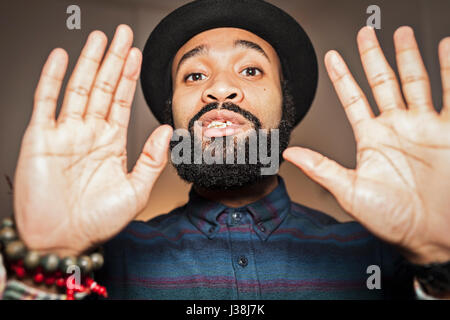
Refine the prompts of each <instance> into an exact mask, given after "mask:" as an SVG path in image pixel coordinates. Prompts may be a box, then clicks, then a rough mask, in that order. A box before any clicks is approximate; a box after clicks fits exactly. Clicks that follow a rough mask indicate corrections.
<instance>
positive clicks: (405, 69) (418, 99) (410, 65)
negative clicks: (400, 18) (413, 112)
mask: <svg viewBox="0 0 450 320" xmlns="http://www.w3.org/2000/svg"><path fill="white" fill-rule="evenodd" d="M394 45H395V52H396V58H397V66H398V71H399V74H400V80H401V83H402V88H403V93H404V95H405V99H406V103H407V105H408V108H410V109H417V110H422V111H430V110H433V102H432V101H431V89H430V81H429V80H428V74H427V71H426V70H425V66H424V64H423V61H422V57H421V56H420V52H419V47H418V46H417V42H416V40H415V39H414V33H413V30H412V29H411V28H410V27H400V28H398V29H397V30H396V31H395V33H394Z"/></svg>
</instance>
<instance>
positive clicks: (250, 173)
mask: <svg viewBox="0 0 450 320" xmlns="http://www.w3.org/2000/svg"><path fill="white" fill-rule="evenodd" d="M282 107H283V114H282V118H281V120H280V123H279V125H278V127H277V128H275V129H279V150H278V153H279V154H278V157H279V158H278V159H279V164H281V163H282V162H283V160H284V159H283V157H282V153H283V151H284V150H285V149H286V148H287V147H288V145H289V140H290V136H291V132H292V130H293V128H294V125H293V123H292V121H293V119H294V112H295V109H294V108H295V107H294V105H293V102H292V97H291V95H290V93H289V90H288V86H287V84H286V82H283V105H282ZM217 108H219V104H218V103H211V104H208V105H206V106H205V107H204V108H202V110H201V111H200V112H198V113H197V114H196V115H195V116H194V117H193V118H192V119H191V121H190V122H189V127H188V130H189V133H190V134H191V137H194V138H193V139H191V157H192V159H191V160H192V161H191V162H190V163H180V164H174V163H173V162H172V165H173V166H174V167H175V169H176V170H177V172H178V175H179V176H180V177H181V178H182V179H183V180H185V181H187V182H189V183H191V182H192V183H193V184H194V185H195V186H198V187H201V188H205V189H209V190H235V189H239V188H242V187H245V186H248V185H251V184H254V183H257V182H259V181H261V180H263V179H266V178H267V177H269V175H262V174H261V169H262V168H267V167H269V166H270V164H262V163H261V161H260V159H259V156H258V157H257V161H256V163H254V164H253V163H245V164H238V163H237V154H238V152H237V145H238V143H237V141H236V140H237V138H236V137H235V139H234V148H233V150H231V152H233V154H234V161H233V163H232V164H227V163H220V164H216V163H213V164H207V163H204V162H202V163H201V164H195V163H194V144H195V143H201V142H200V141H199V138H198V137H196V136H195V135H194V131H193V125H194V122H195V121H196V120H198V119H199V118H200V117H201V116H202V115H203V114H204V113H206V112H208V111H210V110H213V109H217ZM221 109H227V110H231V111H233V112H236V113H239V114H241V115H243V116H244V117H245V118H246V119H248V120H249V121H250V122H251V123H253V127H254V129H255V130H256V139H257V140H256V143H257V144H256V146H258V147H257V154H258V155H259V154H260V153H259V140H260V138H262V139H264V140H265V141H267V143H266V145H267V157H269V158H271V135H272V133H271V132H270V130H269V131H268V133H267V135H263V136H261V137H260V135H259V134H258V129H260V128H261V123H260V121H259V120H258V118H256V117H255V116H254V115H252V114H251V113H250V112H248V111H246V110H243V109H241V108H240V107H239V106H237V105H235V104H233V103H229V102H227V103H223V104H222V106H221ZM170 110H171V108H170ZM170 116H171V115H170ZM170 122H172V123H171V124H172V126H173V121H172V118H171V117H170V120H169V123H170ZM244 139H245V143H244V144H242V143H241V144H240V145H241V147H242V146H245V160H246V162H248V159H249V150H250V147H249V139H248V137H245V138H244ZM266 139H267V140H266ZM225 140H226V139H223V148H222V150H223V157H222V159H225V158H226V153H227V152H230V150H227V149H226V148H225ZM213 141H214V138H211V143H212V142H213ZM178 143H179V142H178V141H171V142H170V151H172V149H173V148H174V147H175V146H176V145H177V144H178ZM205 148H208V146H205V145H203V146H202V152H204V150H205ZM224 162H225V161H224ZM275 175H276V174H275Z"/></svg>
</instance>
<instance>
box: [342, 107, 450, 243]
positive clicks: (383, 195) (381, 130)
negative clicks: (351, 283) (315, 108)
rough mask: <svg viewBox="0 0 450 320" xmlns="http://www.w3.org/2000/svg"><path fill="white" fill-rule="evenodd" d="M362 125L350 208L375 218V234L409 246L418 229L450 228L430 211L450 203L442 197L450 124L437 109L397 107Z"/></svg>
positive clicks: (449, 155)
mask: <svg viewBox="0 0 450 320" xmlns="http://www.w3.org/2000/svg"><path fill="white" fill-rule="evenodd" d="M360 126H361V130H362V131H364V132H365V134H364V136H363V137H361V140H360V141H359V142H358V149H357V168H356V175H355V179H354V181H353V182H352V188H351V189H350V190H351V191H349V192H348V194H347V197H348V199H345V200H343V201H345V202H346V207H347V208H349V209H348V210H349V211H350V212H353V213H354V214H355V215H357V216H368V217H369V216H372V217H374V216H377V219H372V221H373V223H376V224H377V226H376V227H377V229H376V230H377V231H376V233H377V234H378V235H380V236H381V237H383V238H384V239H388V240H390V241H392V242H395V243H397V244H399V245H402V246H406V247H412V246H413V245H414V244H413V243H412V242H413V241H414V240H415V239H416V236H417V235H418V234H419V233H422V234H423V233H429V232H430V230H435V229H434V228H435V227H436V226H439V227H440V228H441V227H442V228H449V227H450V219H448V217H446V216H440V215H430V212H435V210H436V209H437V208H444V207H450V202H449V199H448V198H446V197H443V196H442V191H443V190H445V189H443V188H444V187H445V184H446V183H447V182H446V181H448V180H449V179H450V169H449V166H448V163H450V139H449V137H450V123H449V122H444V121H441V119H440V118H439V117H438V116H436V115H435V114H434V113H429V114H418V113H416V114H414V113H408V112H405V111H402V110H395V111H393V112H388V113H385V114H382V115H381V116H380V117H378V118H375V119H370V120H368V121H367V122H361V124H360ZM445 177H447V179H445ZM368 194H370V202H368V201H367V198H366V196H365V195H368ZM380 208H382V210H380ZM430 217H432V219H430ZM431 224H433V225H431ZM374 227H375V226H374Z"/></svg>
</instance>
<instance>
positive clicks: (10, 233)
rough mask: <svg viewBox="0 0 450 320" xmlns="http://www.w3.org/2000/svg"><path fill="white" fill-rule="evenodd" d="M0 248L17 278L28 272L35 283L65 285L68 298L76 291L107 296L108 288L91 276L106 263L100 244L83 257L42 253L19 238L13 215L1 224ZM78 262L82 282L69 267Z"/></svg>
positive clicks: (24, 275) (9, 268)
mask: <svg viewBox="0 0 450 320" xmlns="http://www.w3.org/2000/svg"><path fill="white" fill-rule="evenodd" d="M0 252H1V253H2V255H3V256H4V257H5V260H6V266H7V270H8V272H13V273H14V274H15V275H16V277H17V278H18V279H24V278H25V277H27V276H29V277H31V278H32V279H33V281H34V283H36V284H45V285H47V286H53V285H56V286H57V287H58V288H61V290H62V289H65V292H66V298H67V300H74V299H75V293H77V292H79V293H86V294H89V293H96V294H98V295H101V296H103V297H107V296H108V294H107V291H106V288H105V287H103V286H100V285H99V284H98V283H96V282H95V281H94V280H93V278H92V276H91V275H92V272H94V271H97V270H99V269H100V268H101V267H102V266H103V262H104V259H103V255H102V253H101V248H99V250H97V251H94V252H92V253H90V254H85V255H82V256H80V257H74V256H68V257H64V258H62V259H61V258H60V257H59V256H58V255H56V254H52V253H50V254H46V255H41V254H39V253H37V252H36V251H32V250H28V249H27V248H26V246H25V244H24V243H23V242H22V241H21V240H20V239H19V237H18V233H17V232H16V230H15V224H14V220H13V218H5V219H3V221H2V224H1V225H0ZM71 266H77V267H78V268H79V270H80V271H81V275H80V276H81V279H80V283H77V282H76V281H75V277H74V276H72V274H71V273H68V272H67V270H68V268H69V267H71Z"/></svg>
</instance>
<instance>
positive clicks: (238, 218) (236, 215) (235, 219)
mask: <svg viewBox="0 0 450 320" xmlns="http://www.w3.org/2000/svg"><path fill="white" fill-rule="evenodd" d="M241 218H242V215H241V214H240V213H239V212H233V214H232V215H231V219H232V220H233V223H234V224H237V223H238V222H239V221H241Z"/></svg>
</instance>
